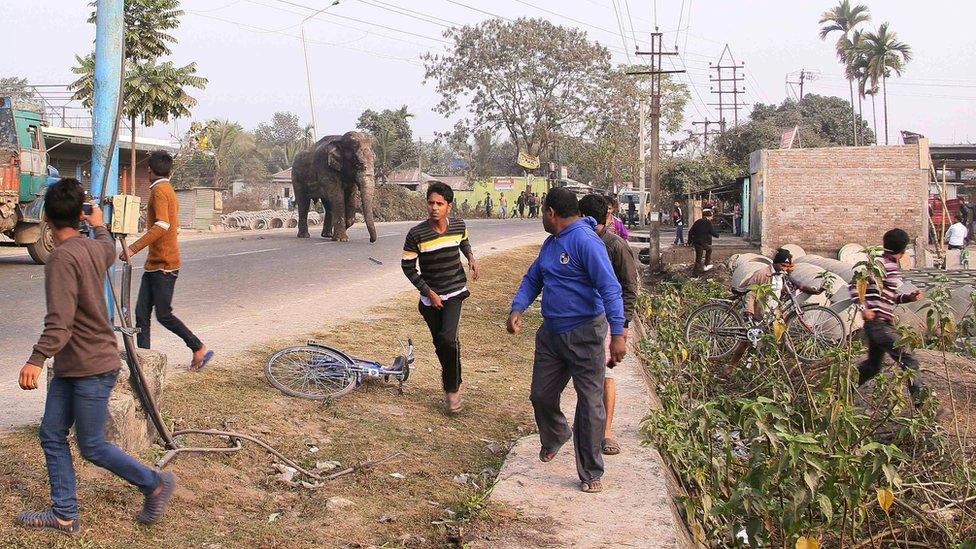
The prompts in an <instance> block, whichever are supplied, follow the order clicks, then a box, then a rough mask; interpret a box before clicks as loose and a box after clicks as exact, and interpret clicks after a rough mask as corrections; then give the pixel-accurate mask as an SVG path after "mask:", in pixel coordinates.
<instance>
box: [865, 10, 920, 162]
mask: <svg viewBox="0 0 976 549" xmlns="http://www.w3.org/2000/svg"><path fill="white" fill-rule="evenodd" d="M858 49H859V50H860V52H861V54H862V55H863V56H864V57H865V59H866V61H867V78H868V81H869V82H870V83H871V87H876V86H877V85H878V81H879V80H880V81H881V97H882V98H883V101H882V102H883V104H884V119H885V122H884V129H885V145H887V144H888V77H890V76H891V74H892V73H894V74H895V75H897V76H901V72H902V71H903V70H904V69H905V65H906V64H907V63H908V62H909V61H911V60H912V48H911V46H909V45H908V44H906V43H904V42H900V41H899V40H898V35H897V34H896V33H894V32H891V31H889V30H888V23H884V24H883V25H881V26H880V27H879V28H878V32H870V31H868V32H865V33H864V35H863V36H862V39H861V43H860V45H859V46H858Z"/></svg>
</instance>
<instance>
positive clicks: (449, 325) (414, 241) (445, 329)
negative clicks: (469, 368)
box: [400, 183, 478, 414]
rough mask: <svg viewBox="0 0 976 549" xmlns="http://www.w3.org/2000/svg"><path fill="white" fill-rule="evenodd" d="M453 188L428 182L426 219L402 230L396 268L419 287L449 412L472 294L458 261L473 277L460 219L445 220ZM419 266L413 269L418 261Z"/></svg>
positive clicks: (456, 399)
mask: <svg viewBox="0 0 976 549" xmlns="http://www.w3.org/2000/svg"><path fill="white" fill-rule="evenodd" d="M453 204H454V191H453V190H452V189H451V187H449V186H447V185H445V184H444V183H432V184H431V185H430V186H429V187H427V213H428V219H426V220H425V221H424V222H423V223H420V224H419V225H416V226H414V227H413V228H412V229H410V230H409V231H408V232H407V237H406V239H405V241H404V243H403V258H402V260H401V261H400V267H401V268H402V269H403V273H404V274H405V275H406V276H407V278H408V279H409V280H410V282H411V283H412V284H413V285H414V286H415V287H416V288H417V290H418V291H419V292H420V303H419V304H418V308H419V310H420V315H421V316H422V317H423V318H424V321H425V322H426V323H427V327H428V328H429V329H430V335H431V337H432V338H433V340H434V348H435V349H436V350H437V359H438V361H440V365H441V385H442V387H443V389H444V400H445V406H446V410H447V413H448V414H456V413H458V412H460V411H461V409H462V403H461V340H460V338H459V337H458V326H459V324H460V322H461V305H462V303H463V302H464V299H465V298H467V297H468V296H469V295H471V293H470V292H469V291H468V286H467V281H468V279H467V277H466V276H465V274H464V267H463V266H462V265H461V256H462V255H464V257H465V258H466V259H467V260H468V267H469V268H470V269H471V279H472V280H478V264H477V262H476V261H475V259H474V253H473V252H472V251H471V243H470V242H469V241H468V229H467V226H466V225H465V224H464V221H462V220H460V219H450V213H451V209H452V205H453ZM418 263H419V266H420V269H419V270H418V269H417V266H418Z"/></svg>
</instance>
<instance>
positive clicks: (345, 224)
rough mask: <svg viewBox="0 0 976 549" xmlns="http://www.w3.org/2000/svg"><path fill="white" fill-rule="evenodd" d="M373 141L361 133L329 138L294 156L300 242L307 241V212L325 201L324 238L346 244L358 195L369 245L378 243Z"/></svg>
mask: <svg viewBox="0 0 976 549" xmlns="http://www.w3.org/2000/svg"><path fill="white" fill-rule="evenodd" d="M374 160H375V155H374V154H373V138H372V137H370V135H369V134H366V133H362V132H355V131H351V132H346V133H345V134H343V135H328V136H325V137H323V138H322V139H320V140H318V142H316V143H315V144H314V145H313V146H312V147H311V148H309V149H306V150H304V151H301V152H299V153H298V154H296V155H295V159H294V161H293V162H292V168H291V184H292V188H293V189H294V191H295V202H296V203H297V205H298V238H308V237H309V234H308V210H309V207H310V206H311V204H312V202H314V201H316V200H321V201H322V210H323V212H324V214H325V215H324V218H323V220H322V237H324V238H331V239H332V240H338V241H339V242H347V241H348V240H349V237H348V236H347V235H346V229H348V228H349V227H351V226H352V224H353V223H354V222H355V221H356V191H357V190H358V191H359V197H360V201H361V203H362V209H363V217H364V218H365V220H366V230H368V231H369V241H370V242H376V227H375V224H374V222H373V192H374V189H375V188H376V180H375V176H374V172H373V163H374Z"/></svg>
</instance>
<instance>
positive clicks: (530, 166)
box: [518, 151, 539, 170]
mask: <svg viewBox="0 0 976 549" xmlns="http://www.w3.org/2000/svg"><path fill="white" fill-rule="evenodd" d="M518 165H519V166H522V167H523V168H525V169H527V170H536V169H539V157H538V156H532V155H531V154H529V153H527V152H524V151H519V154H518Z"/></svg>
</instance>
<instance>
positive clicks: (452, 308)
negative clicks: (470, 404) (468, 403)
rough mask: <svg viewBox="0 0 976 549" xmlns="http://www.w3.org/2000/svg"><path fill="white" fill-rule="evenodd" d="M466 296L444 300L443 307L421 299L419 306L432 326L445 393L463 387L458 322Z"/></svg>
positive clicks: (429, 326)
mask: <svg viewBox="0 0 976 549" xmlns="http://www.w3.org/2000/svg"><path fill="white" fill-rule="evenodd" d="M464 297H467V296H456V297H452V298H451V299H447V300H444V301H443V305H444V308H443V309H435V308H434V307H428V306H426V305H424V303H423V302H422V301H421V302H420V304H419V305H418V307H419V308H420V315H421V316H422V317H424V322H426V323H427V327H428V328H430V335H431V338H433V340H434V349H436V350H437V360H438V361H439V362H440V363H441V385H442V386H443V387H444V392H445V393H456V392H457V391H458V389H459V388H460V387H461V340H460V338H459V337H458V324H460V322H461V304H462V302H463V301H464Z"/></svg>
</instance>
